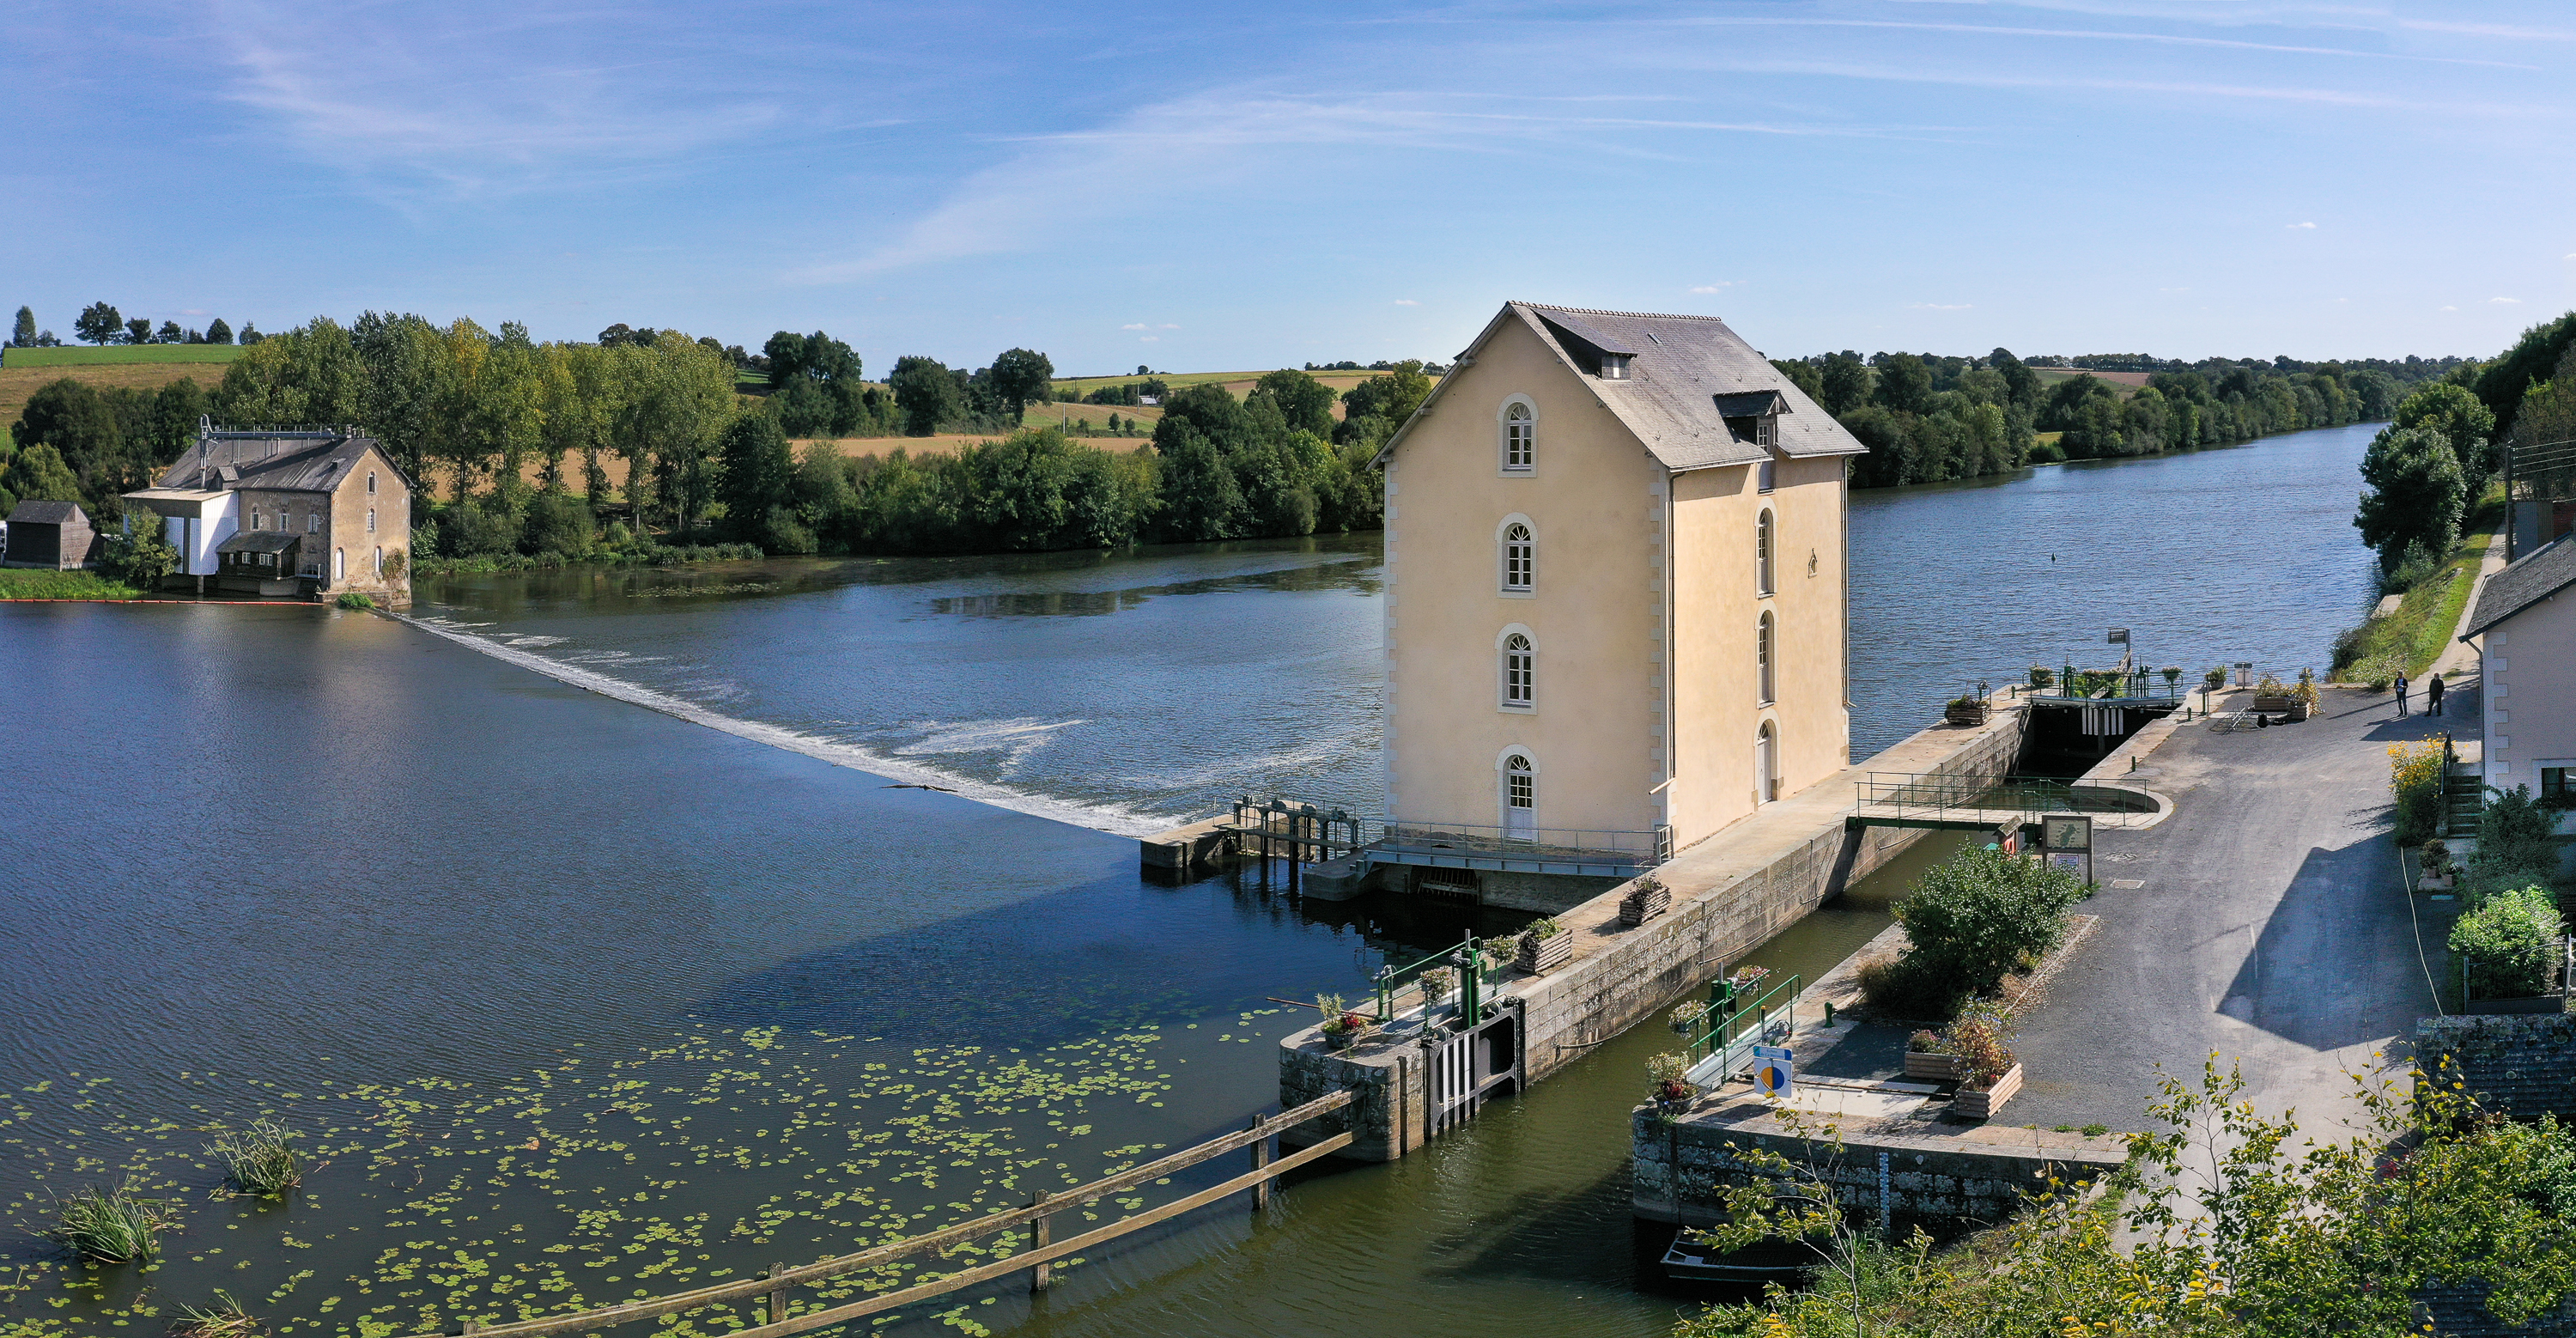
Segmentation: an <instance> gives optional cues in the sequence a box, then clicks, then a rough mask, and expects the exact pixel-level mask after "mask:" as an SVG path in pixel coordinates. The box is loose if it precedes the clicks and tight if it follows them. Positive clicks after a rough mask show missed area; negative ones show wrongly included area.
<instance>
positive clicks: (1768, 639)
mask: <svg viewBox="0 0 2576 1338" xmlns="http://www.w3.org/2000/svg"><path fill="white" fill-rule="evenodd" d="M1779 672H1780V624H1779V623H1778V622H1777V621H1776V620H1774V619H1773V618H1772V616H1771V610H1769V609H1764V610H1763V611H1762V616H1761V617H1759V618H1757V619H1755V620H1754V622H1753V678H1754V686H1755V689H1756V691H1757V692H1758V693H1759V694H1760V695H1759V700H1760V702H1761V704H1762V705H1764V706H1769V705H1771V704H1772V703H1773V702H1776V701H1778V700H1779V699H1780V698H1779V696H1778V692H1777V689H1778V686H1779V685H1778V681H1777V680H1778V678H1779Z"/></svg>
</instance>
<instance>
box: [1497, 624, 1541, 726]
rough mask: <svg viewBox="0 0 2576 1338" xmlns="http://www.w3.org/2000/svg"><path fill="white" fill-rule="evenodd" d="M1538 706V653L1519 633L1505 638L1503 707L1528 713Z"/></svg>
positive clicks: (1528, 640) (1527, 639)
mask: <svg viewBox="0 0 2576 1338" xmlns="http://www.w3.org/2000/svg"><path fill="white" fill-rule="evenodd" d="M1536 705H1538V652H1537V651H1536V650H1535V649H1534V648H1533V647H1532V646H1531V645H1530V639H1529V638H1528V637H1525V636H1522V635H1521V634H1520V633H1518V632H1514V633H1512V634H1511V635H1510V636H1508V637H1505V638H1503V706H1504V708H1505V709H1506V710H1513V711H1526V710H1529V709H1531V708H1532V707H1535V706H1536Z"/></svg>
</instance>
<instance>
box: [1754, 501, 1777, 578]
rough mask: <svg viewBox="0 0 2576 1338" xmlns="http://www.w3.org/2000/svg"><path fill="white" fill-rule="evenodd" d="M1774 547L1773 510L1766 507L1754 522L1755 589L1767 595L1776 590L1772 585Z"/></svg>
mask: <svg viewBox="0 0 2576 1338" xmlns="http://www.w3.org/2000/svg"><path fill="white" fill-rule="evenodd" d="M1773 547H1774V545H1773V542H1772V537H1771V509H1770V508H1769V507H1764V508H1763V509H1762V514H1761V516H1760V517H1759V518H1757V519H1756V520H1755V521H1754V522H1753V588H1754V589H1755V590H1757V591H1760V592H1761V593H1763V594H1766V595H1767V594H1770V593H1771V592H1772V590H1773V589H1774V588H1775V587H1774V586H1773V585H1772V583H1771V566H1772V564H1771V551H1772V548H1773Z"/></svg>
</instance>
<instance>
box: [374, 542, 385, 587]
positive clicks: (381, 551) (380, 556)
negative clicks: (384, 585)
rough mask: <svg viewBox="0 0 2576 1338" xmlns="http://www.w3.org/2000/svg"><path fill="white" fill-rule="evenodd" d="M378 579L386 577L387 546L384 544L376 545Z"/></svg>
mask: <svg viewBox="0 0 2576 1338" xmlns="http://www.w3.org/2000/svg"><path fill="white" fill-rule="evenodd" d="M376 579H377V580H379V581H381V580H383V579H385V546H384V545H383V544H378V545H376Z"/></svg>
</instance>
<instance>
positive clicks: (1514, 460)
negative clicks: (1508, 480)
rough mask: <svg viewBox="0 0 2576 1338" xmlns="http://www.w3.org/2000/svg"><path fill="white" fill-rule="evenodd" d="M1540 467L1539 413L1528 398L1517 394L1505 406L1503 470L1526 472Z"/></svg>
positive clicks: (1507, 471) (1512, 472)
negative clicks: (1531, 405)
mask: <svg viewBox="0 0 2576 1338" xmlns="http://www.w3.org/2000/svg"><path fill="white" fill-rule="evenodd" d="M1536 468H1538V414H1537V412H1536V411H1535V410H1533V409H1531V408H1530V404H1529V401H1528V400H1525V399H1521V398H1519V397H1517V396H1515V397H1514V398H1513V399H1512V400H1511V401H1510V402H1509V403H1507V404H1505V405H1504V406H1503V472H1504V473H1506V474H1526V473H1529V472H1530V471H1531V470H1533V469H1536Z"/></svg>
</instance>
